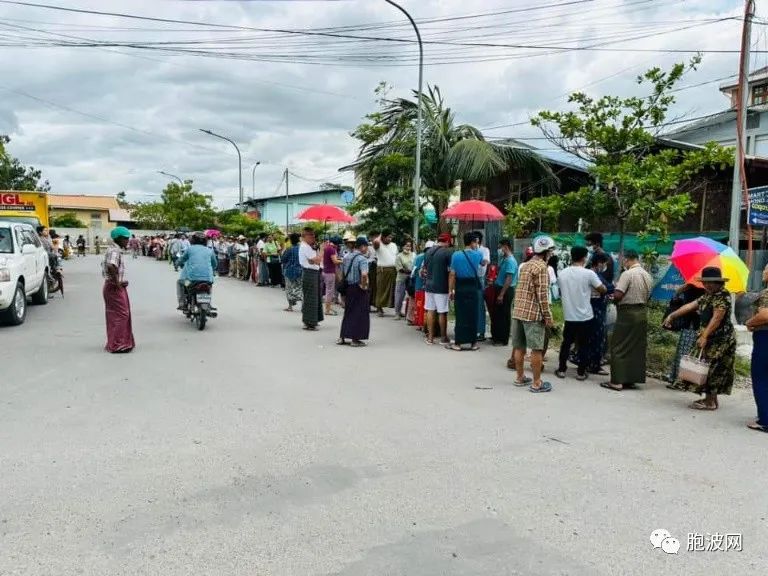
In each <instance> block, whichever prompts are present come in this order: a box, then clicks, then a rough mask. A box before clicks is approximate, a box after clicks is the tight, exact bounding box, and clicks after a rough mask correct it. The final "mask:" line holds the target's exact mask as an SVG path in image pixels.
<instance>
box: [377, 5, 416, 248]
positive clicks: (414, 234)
mask: <svg viewBox="0 0 768 576" xmlns="http://www.w3.org/2000/svg"><path fill="white" fill-rule="evenodd" d="M384 1H385V2H386V3H387V4H391V5H392V6H394V7H395V8H397V9H398V10H400V12H402V13H403V14H405V17H406V18H408V21H409V22H410V23H411V26H413V30H414V31H415V32H416V39H417V40H418V41H419V90H418V103H417V111H416V173H415V174H414V176H413V206H414V210H415V212H414V214H413V245H414V246H418V244H419V193H420V190H421V132H422V114H421V108H422V104H421V92H422V83H423V81H424V45H423V44H422V43H421V33H420V32H419V27H418V26H416V22H415V21H414V19H413V18H412V17H411V15H410V14H409V13H408V11H407V10H406V9H405V8H403V7H402V6H400V4H398V3H397V2H394V1H393V0H384Z"/></svg>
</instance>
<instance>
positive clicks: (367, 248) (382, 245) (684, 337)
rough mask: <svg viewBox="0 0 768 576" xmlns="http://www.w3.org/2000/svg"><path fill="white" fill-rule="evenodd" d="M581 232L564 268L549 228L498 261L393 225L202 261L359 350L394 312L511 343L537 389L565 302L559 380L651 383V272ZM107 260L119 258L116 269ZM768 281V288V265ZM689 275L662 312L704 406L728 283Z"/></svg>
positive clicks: (156, 248)
mask: <svg viewBox="0 0 768 576" xmlns="http://www.w3.org/2000/svg"><path fill="white" fill-rule="evenodd" d="M118 239H119V240H120V243H119V245H120V247H122V248H127V249H129V250H130V251H131V252H132V253H133V254H134V255H135V256H137V255H138V254H144V255H146V256H149V257H155V258H159V259H163V258H167V259H168V260H169V261H170V262H171V263H172V264H175V265H176V266H179V265H182V264H183V263H184V262H185V261H186V260H185V259H183V258H182V257H181V256H182V255H184V254H188V253H189V247H190V246H189V240H188V239H187V238H186V235H184V234H176V235H174V236H171V237H154V238H152V237H149V238H141V239H135V237H133V236H130V237H126V238H124V239H122V238H118ZM123 240H124V242H123ZM134 240H135V241H134ZM586 240H587V246H586V247H581V246H574V247H573V248H571V250H570V252H569V253H568V254H567V255H566V257H565V258H564V259H565V260H567V261H568V262H567V265H561V264H560V263H559V262H558V257H557V256H556V255H555V252H556V246H555V242H554V240H553V239H552V238H551V237H549V236H546V235H540V236H538V237H536V238H534V239H533V240H532V242H531V245H530V246H529V247H528V248H527V249H526V250H525V252H524V258H523V261H522V262H521V263H518V261H517V259H516V258H515V256H514V253H513V252H514V245H513V242H512V241H511V240H510V239H506V238H503V239H501V240H500V241H499V243H498V251H497V254H496V255H495V257H494V258H492V257H491V254H490V251H489V249H488V248H487V247H486V246H484V243H483V241H484V238H483V235H482V234H481V233H479V232H468V233H466V234H464V235H463V238H462V241H463V242H462V244H461V246H456V245H455V239H454V238H453V237H452V235H451V234H448V233H443V234H440V235H439V236H438V237H437V238H436V239H435V240H428V241H426V242H425V243H424V244H423V245H422V246H419V247H417V248H416V249H414V246H413V244H412V242H411V241H410V240H407V239H406V240H405V241H404V242H403V245H402V246H401V247H398V245H397V244H396V243H395V241H394V236H393V234H392V233H391V232H390V231H388V230H384V231H382V232H381V233H375V234H369V235H367V236H355V235H354V234H352V233H351V232H346V233H345V234H344V235H343V236H330V237H326V238H324V239H322V240H321V241H318V239H317V238H316V236H315V232H314V230H313V229H312V228H305V229H304V230H303V232H302V234H298V233H294V234H290V235H289V236H288V238H287V239H286V241H285V242H281V241H278V239H276V238H275V237H274V236H272V235H269V234H264V235H261V236H260V237H258V238H253V239H246V238H245V237H244V236H237V237H218V238H207V239H205V244H206V245H207V247H208V249H209V251H208V252H206V253H205V254H204V255H203V256H202V257H201V258H203V259H205V260H210V264H206V266H209V267H210V269H211V271H212V270H213V269H215V270H216V271H217V273H218V275H219V276H229V277H231V278H233V279H238V280H245V281H251V282H254V283H256V284H257V285H260V286H272V287H282V288H283V289H284V290H285V297H286V300H287V306H286V308H285V311H286V312H293V311H295V310H296V308H297V306H299V304H300V305H301V322H302V326H303V328H304V330H307V331H315V330H318V328H319V326H320V323H321V322H323V320H324V319H325V317H326V316H336V315H339V314H342V315H343V318H342V321H341V326H340V332H339V336H338V339H337V344H338V345H340V346H344V345H349V346H351V347H364V346H366V345H367V342H368V341H369V339H370V334H371V317H372V316H374V315H375V316H377V317H380V318H383V317H386V316H388V315H390V314H389V313H388V310H393V313H392V314H391V317H392V318H393V319H394V320H396V321H404V322H403V323H404V324H407V325H408V326H412V327H413V328H415V329H416V330H419V331H421V332H422V333H423V338H424V342H425V343H426V344H427V345H435V344H438V343H439V344H441V345H442V346H444V347H445V348H446V349H447V350H450V351H456V352H461V351H476V350H478V349H479V347H480V346H479V345H480V344H481V343H482V342H486V341H488V342H489V343H490V344H492V345H493V346H500V347H502V346H509V344H510V343H511V348H512V353H511V356H510V358H509V359H508V360H507V367H508V368H509V369H510V370H512V371H513V372H514V379H513V383H514V385H516V386H521V387H523V386H524V387H527V388H528V390H530V391H531V392H533V393H542V392H550V391H551V390H552V389H553V386H552V383H551V382H549V381H546V380H544V378H543V372H544V362H545V356H546V353H547V350H548V347H549V340H550V336H551V335H552V333H553V331H554V330H555V329H556V328H557V327H556V323H555V317H554V311H553V306H552V305H553V302H555V301H557V300H559V301H560V302H561V306H562V314H563V320H564V325H563V326H562V334H561V336H562V338H561V343H560V349H559V351H558V354H557V368H556V369H555V370H554V371H553V373H554V376H555V377H557V378H560V379H563V378H565V377H566V373H567V371H568V365H569V364H573V365H574V366H575V368H576V375H575V377H576V379H577V380H582V381H583V380H586V379H587V378H589V377H590V376H602V377H605V378H604V379H603V380H602V381H601V382H600V386H601V387H603V388H605V389H607V390H611V391H615V392H621V391H624V390H627V389H632V388H635V387H636V386H637V385H638V384H642V383H644V382H645V380H646V357H647V345H648V344H647V342H648V307H647V305H648V302H649V299H650V295H651V290H652V287H653V280H652V277H651V275H650V274H649V273H648V272H647V271H646V270H645V268H644V267H643V266H642V264H641V261H640V256H639V254H638V253H637V252H636V251H634V250H631V249H630V250H625V252H624V254H623V259H622V261H621V262H620V263H619V262H617V261H616V260H615V259H614V258H613V256H612V255H610V254H609V253H608V252H606V251H605V249H604V248H603V237H602V235H601V234H599V233H592V234H589V235H587V237H586ZM107 256H108V259H107V260H108V262H107V267H106V268H105V269H107V268H108V269H110V270H111V278H112V285H113V286H114V285H118V286H120V285H122V284H125V285H127V283H126V282H124V280H121V278H122V269H123V268H122V263H121V261H117V259H116V254H115V252H114V251H113V250H111V251H109V252H108V254H107ZM112 262H116V264H114V265H113V266H110V263H112ZM201 262H202V260H201ZM619 267H621V269H622V272H621V273H620V274H619ZM105 274H106V273H105ZM108 278H110V276H109V275H108ZM764 280H765V281H767V282H768V268H767V269H766V272H765V273H764ZM693 281H694V282H695V284H693V283H691V284H687V285H685V286H684V287H682V288H681V289H680V290H679V291H678V295H677V296H676V297H675V299H673V303H672V304H674V305H671V306H670V310H669V312H668V314H667V315H666V317H665V320H664V327H665V328H667V329H670V330H675V331H677V332H679V334H680V336H679V344H678V347H677V354H676V357H675V361H674V363H673V366H672V368H671V371H670V384H669V386H668V387H669V388H671V389H675V390H686V391H692V392H695V393H697V394H699V395H701V396H703V398H701V399H700V400H696V401H694V402H692V403H691V404H690V407H691V408H693V409H696V410H707V411H712V410H717V409H718V408H719V401H718V397H719V396H721V395H728V394H730V393H731V390H732V388H733V383H734V363H735V356H736V337H735V330H734V326H733V324H732V321H731V307H732V300H731V297H730V294H729V293H728V291H727V290H726V289H725V284H726V282H727V281H728V279H727V278H724V277H723V275H722V271H721V270H720V269H718V268H705V269H704V270H703V271H702V273H701V276H700V277H698V278H696V279H693ZM697 286H699V287H697ZM105 294H106V293H105ZM111 296H112V300H113V304H114V301H115V298H114V295H111ZM126 298H127V295H126ZM105 299H106V295H105ZM181 305H182V304H181V298H180V306H181ZM451 307H452V308H453V313H454V317H455V322H454V325H453V329H452V330H451V329H450V326H449V322H448V318H449V314H450V311H451ZM755 310H756V311H755V313H754V315H753V316H752V317H751V318H750V319H749V320H748V321H747V322H746V326H747V328H748V329H749V330H751V331H754V332H755V356H753V363H752V371H753V385H754V387H755V400H756V403H757V404H758V418H757V420H755V421H754V422H751V423H750V424H749V426H750V428H752V429H755V430H761V431H768V354H765V352H766V351H768V290H767V291H765V292H763V293H762V294H761V295H760V297H759V298H758V299H757V301H756V304H755ZM487 320H489V321H490V322H489V323H490V327H489V328H490V329H489V330H488V327H487V326H486V321H487ZM609 329H610V332H611V333H610V338H609ZM488 333H489V336H488ZM130 342H131V347H132V340H130ZM123 348H125V347H123ZM117 351H121V350H117ZM691 355H697V356H698V358H700V359H701V361H702V362H704V363H705V364H706V366H708V377H707V378H706V379H705V381H704V383H700V384H695V385H694V384H691V383H690V382H685V381H684V380H683V379H681V378H679V375H680V374H679V366H680V362H681V360H682V359H683V358H686V357H690V356H691ZM761 355H762V358H761ZM606 367H607V368H608V369H606Z"/></svg>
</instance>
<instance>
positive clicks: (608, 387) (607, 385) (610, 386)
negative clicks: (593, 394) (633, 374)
mask: <svg viewBox="0 0 768 576" xmlns="http://www.w3.org/2000/svg"><path fill="white" fill-rule="evenodd" d="M600 388H605V389H606V390H613V391H614V392H623V391H624V386H622V387H621V388H617V387H616V386H614V385H613V384H611V383H610V382H600Z"/></svg>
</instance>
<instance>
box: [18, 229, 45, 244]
mask: <svg viewBox="0 0 768 576" xmlns="http://www.w3.org/2000/svg"><path fill="white" fill-rule="evenodd" d="M21 234H22V236H23V238H24V244H32V246H42V244H40V240H38V239H37V234H32V232H30V231H29V230H22V231H21Z"/></svg>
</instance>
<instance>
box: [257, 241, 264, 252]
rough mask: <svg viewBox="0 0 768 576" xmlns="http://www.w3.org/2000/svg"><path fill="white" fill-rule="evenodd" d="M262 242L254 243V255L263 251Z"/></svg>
mask: <svg viewBox="0 0 768 576" xmlns="http://www.w3.org/2000/svg"><path fill="white" fill-rule="evenodd" d="M264 244H265V243H264V240H259V241H258V242H256V253H257V254H261V253H262V252H263V251H264Z"/></svg>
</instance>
